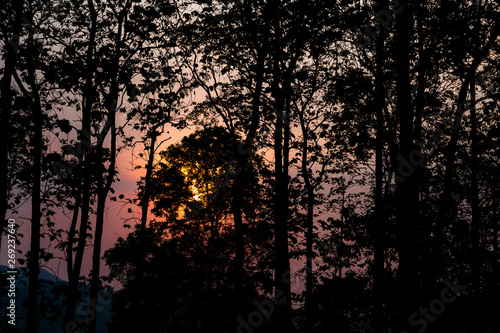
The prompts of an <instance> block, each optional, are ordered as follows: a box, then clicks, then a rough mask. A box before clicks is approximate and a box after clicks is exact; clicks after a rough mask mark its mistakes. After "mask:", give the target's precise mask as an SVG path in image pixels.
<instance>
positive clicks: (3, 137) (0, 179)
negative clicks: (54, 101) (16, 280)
mask: <svg viewBox="0 0 500 333" xmlns="http://www.w3.org/2000/svg"><path fill="white" fill-rule="evenodd" d="M11 3H12V7H13V8H14V11H15V12H14V15H15V20H14V25H13V29H12V36H11V37H10V38H9V37H8V36H6V37H5V41H4V43H5V44H4V49H5V50H4V52H5V56H4V59H5V67H4V73H3V76H2V79H1V82H0V89H1V95H0V107H1V108H2V110H1V118H0V161H2V162H1V163H0V249H1V248H2V239H3V231H4V229H5V226H6V225H7V221H6V220H5V216H6V214H7V206H8V199H7V195H8V193H7V192H8V190H9V189H8V187H9V186H8V181H9V173H8V168H7V164H8V163H7V161H8V158H9V140H8V136H9V128H10V116H11V112H12V98H13V95H12V89H11V86H10V85H11V83H12V76H13V74H14V71H15V70H16V66H17V48H18V46H19V36H20V34H21V30H22V20H21V18H22V15H23V7H24V1H23V0H13V1H11Z"/></svg>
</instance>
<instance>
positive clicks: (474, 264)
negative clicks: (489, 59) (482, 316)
mask: <svg viewBox="0 0 500 333" xmlns="http://www.w3.org/2000/svg"><path fill="white" fill-rule="evenodd" d="M470 96H471V98H470V100H471V101H470V102H471V109H470V115H471V166H470V171H471V193H470V202H471V212H472V223H471V238H472V253H471V254H472V255H471V274H472V291H473V297H474V301H473V309H472V322H473V323H475V325H477V323H479V321H478V320H479V318H478V314H479V311H478V310H479V307H480V304H481V302H480V294H481V266H482V264H481V263H482V256H481V249H480V228H481V208H480V207H479V184H478V173H479V167H478V142H477V134H478V125H477V124H478V120H477V110H476V82H475V78H474V79H472V82H471V85H470Z"/></svg>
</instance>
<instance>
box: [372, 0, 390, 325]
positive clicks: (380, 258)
mask: <svg viewBox="0 0 500 333" xmlns="http://www.w3.org/2000/svg"><path fill="white" fill-rule="evenodd" d="M382 8H387V3H386V1H379V6H378V9H379V10H380V9H382ZM384 36H385V34H384V31H383V29H382V30H381V32H380V34H379V36H378V38H377V40H376V45H375V47H376V55H375V56H376V59H375V66H376V68H375V73H376V77H375V103H376V119H377V120H376V138H375V193H374V196H375V216H374V218H375V221H374V222H375V223H374V244H373V296H374V297H373V298H374V305H373V306H374V309H373V317H374V318H373V323H374V325H373V329H374V331H375V333H382V332H383V329H384V305H383V290H384V261H385V259H384V246H385V245H384V243H385V222H384V220H385V209H384V202H383V180H384V170H383V168H384V165H383V164H384V162H383V153H384V151H383V148H384V141H383V140H384V138H383V136H384V115H383V108H384V104H385V102H384V100H385V92H384V84H383V82H384V78H383V75H384V68H383V59H384V53H385V52H384Z"/></svg>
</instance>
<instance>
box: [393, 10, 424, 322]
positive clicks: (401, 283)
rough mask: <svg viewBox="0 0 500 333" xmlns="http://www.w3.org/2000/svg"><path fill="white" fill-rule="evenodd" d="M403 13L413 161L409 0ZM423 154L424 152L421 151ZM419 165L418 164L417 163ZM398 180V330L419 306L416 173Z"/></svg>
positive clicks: (404, 139) (406, 121)
mask: <svg viewBox="0 0 500 333" xmlns="http://www.w3.org/2000/svg"><path fill="white" fill-rule="evenodd" d="M401 7H402V10H401V13H399V14H398V16H397V17H396V54H395V56H396V71H397V79H396V93H397V101H396V109H397V112H398V115H399V122H400V123H399V125H400V135H399V140H400V157H401V158H402V159H405V160H406V161H411V160H412V157H414V156H415V155H418V154H419V153H420V151H419V150H418V148H417V147H415V146H414V144H413V139H414V132H413V110H412V103H411V86H410V28H411V22H412V14H411V8H410V4H409V1H401ZM420 154H421V153H420ZM416 169H418V167H416ZM417 172H418V170H415V172H413V173H411V174H410V175H409V177H408V178H407V179H406V180H405V181H404V182H400V183H399V184H398V188H397V191H398V202H397V226H398V252H399V268H398V298H397V299H398V304H397V305H398V308H399V309H400V312H399V314H398V318H397V319H396V331H397V332H399V331H403V330H406V329H409V328H408V327H407V326H408V318H409V316H410V314H411V313H412V312H414V311H415V309H417V308H418V306H417V305H418V300H417V295H418V280H417V276H418V268H417V259H418V250H417V246H418V242H417V240H416V237H415V235H416V232H417V230H418V223H419V217H418V214H419V211H418V205H419V198H418V188H417V180H416V173H417Z"/></svg>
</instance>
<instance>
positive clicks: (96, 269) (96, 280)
mask: <svg viewBox="0 0 500 333" xmlns="http://www.w3.org/2000/svg"><path fill="white" fill-rule="evenodd" d="M113 104H114V103H113ZM109 117H110V119H111V149H110V164H109V167H108V170H107V171H108V175H107V177H106V179H105V181H104V179H103V177H98V179H97V188H98V191H99V192H98V198H97V212H96V226H95V237H94V251H93V253H92V274H91V287H90V302H91V303H90V307H91V311H92V306H93V302H97V300H98V295H99V290H100V266H101V248H102V233H103V230H104V212H105V208H106V199H107V197H108V193H109V191H110V189H111V185H112V184H113V181H114V177H115V165H116V129H115V110H114V109H113V106H112V107H111V109H110V110H109ZM98 149H99V151H98V153H97V155H98V161H97V163H98V166H100V167H101V170H102V174H103V176H104V165H103V160H102V159H103V147H102V146H100V147H99V148H98ZM99 174H101V172H99ZM91 318H92V320H91V321H90V323H89V329H88V332H89V333H95V332H96V328H97V311H96V312H95V316H92V315H91Z"/></svg>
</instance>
